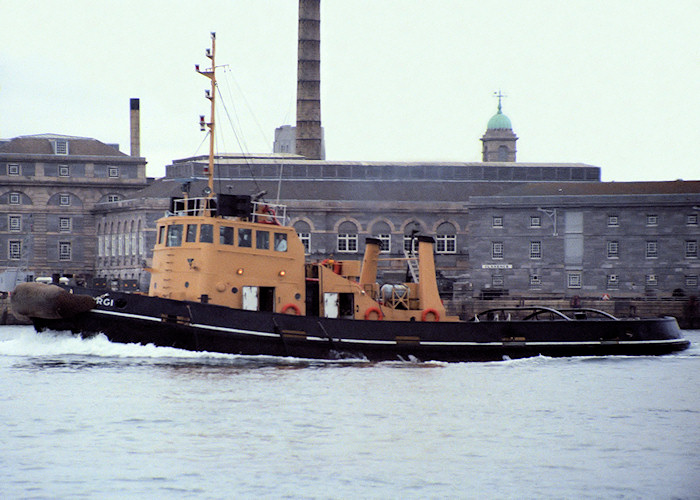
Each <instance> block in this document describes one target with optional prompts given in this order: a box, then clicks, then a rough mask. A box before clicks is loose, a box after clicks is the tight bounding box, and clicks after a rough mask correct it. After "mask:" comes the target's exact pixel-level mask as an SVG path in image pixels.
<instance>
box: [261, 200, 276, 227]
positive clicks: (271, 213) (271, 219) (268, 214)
mask: <svg viewBox="0 0 700 500" xmlns="http://www.w3.org/2000/svg"><path fill="white" fill-rule="evenodd" d="M261 212H262V215H263V217H265V218H264V219H263V220H261V221H260V222H262V223H263V224H274V225H275V226H279V225H280V223H279V221H278V220H277V214H276V213H275V209H274V208H270V207H269V206H268V205H263V207H262V210H261Z"/></svg>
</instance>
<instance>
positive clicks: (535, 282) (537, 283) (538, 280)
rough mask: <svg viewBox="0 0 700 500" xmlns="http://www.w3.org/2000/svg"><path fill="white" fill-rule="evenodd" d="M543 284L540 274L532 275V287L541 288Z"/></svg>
mask: <svg viewBox="0 0 700 500" xmlns="http://www.w3.org/2000/svg"><path fill="white" fill-rule="evenodd" d="M540 286H542V279H541V278H540V275H539V274H531V275H530V288H539V287H540Z"/></svg>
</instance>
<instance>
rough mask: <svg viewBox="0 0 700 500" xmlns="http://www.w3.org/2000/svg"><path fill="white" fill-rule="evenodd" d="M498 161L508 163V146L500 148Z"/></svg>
mask: <svg viewBox="0 0 700 500" xmlns="http://www.w3.org/2000/svg"><path fill="white" fill-rule="evenodd" d="M498 161H508V146H498Z"/></svg>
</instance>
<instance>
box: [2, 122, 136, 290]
mask: <svg viewBox="0 0 700 500" xmlns="http://www.w3.org/2000/svg"><path fill="white" fill-rule="evenodd" d="M145 168H146V160H145V159H144V158H142V157H138V156H130V155H127V154H125V153H122V152H121V151H119V146H117V145H115V144H105V143H102V142H100V141H98V140H96V139H91V138H85V137H72V136H65V135H55V134H43V135H30V136H22V137H15V138H12V139H3V140H0V212H1V213H2V215H1V216H0V269H1V270H7V269H15V270H20V271H21V273H22V274H26V277H27V278H28V279H33V278H35V277H40V276H51V275H53V274H60V275H62V276H69V277H75V278H77V279H82V280H87V279H89V278H91V277H92V276H94V274H95V256H96V255H95V252H96V237H95V235H96V225H95V216H94V212H93V209H94V207H95V205H96V204H99V203H101V202H116V201H118V200H120V199H122V198H125V197H127V196H129V195H130V193H133V192H136V191H139V190H141V189H143V188H144V187H145V186H146V185H147V179H146V174H145Z"/></svg>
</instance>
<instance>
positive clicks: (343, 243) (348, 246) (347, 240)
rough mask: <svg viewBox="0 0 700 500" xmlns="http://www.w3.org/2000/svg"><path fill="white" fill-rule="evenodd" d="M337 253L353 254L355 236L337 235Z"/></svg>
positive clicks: (354, 250)
mask: <svg viewBox="0 0 700 500" xmlns="http://www.w3.org/2000/svg"><path fill="white" fill-rule="evenodd" d="M338 251H339V252H347V253H355V252H357V234H348V233H342V234H339V235H338Z"/></svg>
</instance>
